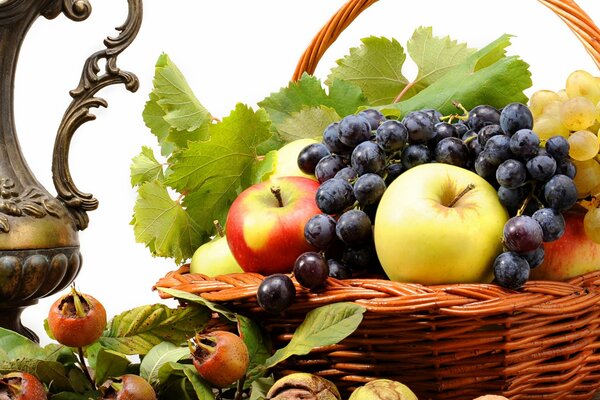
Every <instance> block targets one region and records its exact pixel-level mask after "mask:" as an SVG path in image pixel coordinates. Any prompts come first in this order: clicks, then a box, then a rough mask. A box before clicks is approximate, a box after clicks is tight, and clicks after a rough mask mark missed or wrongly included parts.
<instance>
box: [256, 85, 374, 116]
mask: <svg viewBox="0 0 600 400" xmlns="http://www.w3.org/2000/svg"><path fill="white" fill-rule="evenodd" d="M328 86H330V88H329V94H327V92H326V91H325V88H324V87H323V85H322V83H321V81H320V80H319V79H318V78H316V77H314V76H311V75H308V74H306V73H304V74H303V75H302V77H301V78H300V79H299V80H298V81H297V82H290V84H289V85H288V86H287V87H284V88H281V89H280V90H279V91H278V92H275V93H271V94H270V95H269V96H268V97H266V98H265V99H264V100H262V101H261V102H259V103H258V105H259V106H260V107H262V108H264V109H265V110H266V111H267V112H268V113H269V117H270V118H271V121H273V125H275V127H276V128H277V127H278V126H279V124H281V123H282V122H283V121H284V120H285V119H286V118H287V117H291V116H292V115H293V113H297V112H300V111H302V110H303V109H305V108H310V107H319V106H327V107H329V108H333V109H334V110H335V111H336V112H337V113H338V115H342V116H345V115H348V114H351V113H353V112H355V111H356V110H357V109H358V107H360V106H362V105H364V104H366V103H365V97H364V95H363V94H362V92H361V90H360V88H358V87H356V86H354V85H349V84H348V83H346V82H335V81H332V83H331V84H328Z"/></svg>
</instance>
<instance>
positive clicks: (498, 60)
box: [379, 35, 531, 115]
mask: <svg viewBox="0 0 600 400" xmlns="http://www.w3.org/2000/svg"><path fill="white" fill-rule="evenodd" d="M509 45H510V36H509V35H503V36H501V37H500V38H499V39H497V40H495V41H494V42H492V43H490V44H489V45H487V46H486V47H484V48H483V49H481V50H479V51H477V52H475V53H474V54H472V55H471V56H469V57H468V58H467V60H466V61H465V62H464V63H462V64H460V65H458V66H456V67H454V68H452V69H451V70H450V71H449V72H448V73H447V74H445V75H444V76H443V77H442V78H440V79H439V80H437V81H436V82H435V83H433V84H431V85H430V86H429V87H427V88H426V89H424V90H423V91H421V92H419V94H417V95H415V96H414V97H412V98H410V99H408V100H405V101H402V102H399V103H395V104H390V105H386V106H382V107H379V109H381V110H382V112H383V113H385V114H396V115H403V114H405V113H407V112H409V111H413V110H418V109H422V108H435V109H437V110H439V111H440V112H441V113H442V114H451V113H455V112H456V111H457V110H456V108H455V106H454V105H453V104H452V102H453V101H457V102H459V103H461V104H462V105H463V106H464V107H466V108H467V109H471V108H473V107H475V106H476V105H479V104H489V105H491V106H494V107H497V108H501V107H504V106H505V105H506V104H508V103H510V102H522V103H526V102H527V96H525V94H524V93H523V91H524V90H525V89H527V88H529V87H530V86H531V74H530V73H529V70H528V67H529V66H528V64H527V63H525V62H524V61H522V60H521V59H519V58H518V57H517V56H510V57H507V56H506V55H505V48H506V47H508V46H509Z"/></svg>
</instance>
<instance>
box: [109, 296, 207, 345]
mask: <svg viewBox="0 0 600 400" xmlns="http://www.w3.org/2000/svg"><path fill="white" fill-rule="evenodd" d="M210 318H211V313H210V311H209V310H208V309H207V308H205V307H196V306H190V307H180V308H177V309H171V308H169V307H167V306H166V305H164V304H154V305H145V306H141V307H137V308H134V309H133V310H130V311H125V312H124V313H121V314H119V315H117V316H115V317H114V318H113V319H112V320H111V321H110V322H109V323H108V326H107V329H106V330H105V332H104V334H103V335H102V337H101V338H100V344H101V345H102V346H103V347H105V348H106V349H110V350H114V351H118V352H121V353H123V354H129V355H134V354H140V355H144V354H147V353H148V352H149V351H150V350H151V349H152V348H153V347H154V346H156V345H158V344H159V343H161V342H163V341H168V342H171V343H175V344H184V343H185V342H186V340H187V338H189V337H191V336H193V335H194V334H195V333H196V331H197V330H200V329H201V328H202V327H203V326H204V324H206V323H207V322H208V321H209V320H210Z"/></svg>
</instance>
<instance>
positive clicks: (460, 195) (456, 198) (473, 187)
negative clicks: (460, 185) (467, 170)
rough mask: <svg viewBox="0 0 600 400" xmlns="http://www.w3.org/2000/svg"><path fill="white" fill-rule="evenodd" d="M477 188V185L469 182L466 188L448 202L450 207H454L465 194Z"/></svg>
mask: <svg viewBox="0 0 600 400" xmlns="http://www.w3.org/2000/svg"><path fill="white" fill-rule="evenodd" d="M473 189H475V185H474V184H472V183H469V184H468V185H467V187H466V188H464V189H463V190H462V191H461V192H460V193H459V194H457V195H456V197H455V198H454V199H453V200H452V201H451V202H450V204H448V206H447V207H448V208H452V207H453V206H454V205H455V204H456V203H457V202H458V201H459V200H460V199H461V198H462V197H463V196H464V195H465V194H467V193H469V192H470V191H471V190H473Z"/></svg>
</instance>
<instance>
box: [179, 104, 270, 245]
mask: <svg viewBox="0 0 600 400" xmlns="http://www.w3.org/2000/svg"><path fill="white" fill-rule="evenodd" d="M269 126H270V122H269V120H268V118H267V115H266V113H265V112H264V111H263V110H258V111H257V112H254V111H253V110H252V109H250V108H249V107H246V106H244V105H243V104H238V105H237V106H236V109H235V110H234V111H233V112H232V113H231V114H230V115H229V116H228V117H226V118H224V119H223V121H222V122H220V123H218V124H215V125H212V126H211V130H210V132H211V139H210V140H208V141H204V142H193V143H190V146H189V148H188V149H185V150H182V151H180V152H178V153H176V154H175V155H174V156H173V157H171V159H170V160H169V162H170V164H171V165H172V171H173V173H172V174H171V175H170V176H169V177H168V178H167V183H168V184H169V185H170V186H171V187H173V188H175V189H177V190H178V191H179V192H180V193H189V195H187V196H186V197H185V198H184V200H183V205H184V207H185V208H186V209H187V212H188V213H189V215H190V216H191V217H192V219H193V220H194V221H195V222H196V223H197V224H198V232H197V233H196V237H201V238H202V240H203V241H206V240H207V239H208V237H210V236H211V235H212V234H213V233H214V224H213V221H214V220H215V219H218V220H219V221H220V222H221V223H224V221H225V216H226V215H227V211H228V210H229V206H230V205H231V203H232V202H233V200H234V199H235V197H237V195H238V194H239V193H240V192H241V191H242V190H243V189H245V188H247V187H249V186H250V185H252V184H253V183H254V176H253V170H254V168H253V166H254V165H255V164H256V163H258V162H259V158H258V154H257V150H256V147H257V145H258V144H260V143H262V142H264V141H265V140H267V139H269V137H270V136H271V133H270V131H269Z"/></svg>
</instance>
